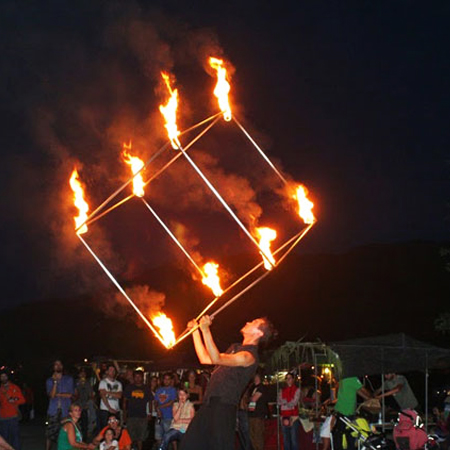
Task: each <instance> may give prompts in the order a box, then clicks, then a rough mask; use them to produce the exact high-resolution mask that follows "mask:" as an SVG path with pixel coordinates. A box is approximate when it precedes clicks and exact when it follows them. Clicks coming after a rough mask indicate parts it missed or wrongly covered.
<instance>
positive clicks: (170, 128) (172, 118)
mask: <svg viewBox="0 0 450 450" xmlns="http://www.w3.org/2000/svg"><path fill="white" fill-rule="evenodd" d="M161 76H162V78H163V80H164V83H165V84H166V87H167V90H168V91H169V95H170V98H169V100H168V101H167V103H166V104H165V105H159V110H160V112H161V114H162V115H163V116H164V120H165V121H166V123H165V124H164V126H165V128H166V130H167V134H168V135H169V139H170V143H171V144H172V148H173V149H174V150H178V149H179V148H180V146H181V145H180V141H179V140H178V136H179V134H180V132H179V131H178V128H177V109H178V90H177V89H174V90H172V87H171V86H170V79H169V75H167V74H166V73H164V72H161Z"/></svg>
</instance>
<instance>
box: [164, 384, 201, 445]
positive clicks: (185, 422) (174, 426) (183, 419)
mask: <svg viewBox="0 0 450 450" xmlns="http://www.w3.org/2000/svg"><path fill="white" fill-rule="evenodd" d="M188 397H189V393H188V391H187V389H186V388H183V387H182V388H180V389H179V390H178V402H175V403H174V404H173V406H172V415H173V420H172V422H171V424H170V429H169V430H168V431H167V433H165V434H164V437H163V440H162V443H161V447H160V450H167V448H168V446H169V444H170V443H171V442H172V441H179V440H181V438H182V437H183V435H184V433H186V430H187V427H188V426H189V423H190V422H191V420H192V418H193V417H194V414H195V409H194V405H193V404H192V403H191V402H190V401H189V400H188Z"/></svg>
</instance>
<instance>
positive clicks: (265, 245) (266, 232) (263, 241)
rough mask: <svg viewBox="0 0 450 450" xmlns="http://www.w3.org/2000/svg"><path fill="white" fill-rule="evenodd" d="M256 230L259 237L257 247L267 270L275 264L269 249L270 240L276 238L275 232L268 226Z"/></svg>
mask: <svg viewBox="0 0 450 450" xmlns="http://www.w3.org/2000/svg"><path fill="white" fill-rule="evenodd" d="M256 232H257V234H258V238H259V247H260V248H261V256H262V257H263V261H264V267H265V268H266V269H267V270H272V268H273V267H274V266H275V258H274V257H273V255H272V251H271V249H270V246H271V242H272V241H273V240H274V239H276V237H277V232H276V231H275V230H274V229H272V228H268V227H261V228H257V229H256Z"/></svg>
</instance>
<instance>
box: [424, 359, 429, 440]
mask: <svg viewBox="0 0 450 450" xmlns="http://www.w3.org/2000/svg"><path fill="white" fill-rule="evenodd" d="M428 377H429V373H428V352H427V351H426V352H425V431H426V432H427V433H428Z"/></svg>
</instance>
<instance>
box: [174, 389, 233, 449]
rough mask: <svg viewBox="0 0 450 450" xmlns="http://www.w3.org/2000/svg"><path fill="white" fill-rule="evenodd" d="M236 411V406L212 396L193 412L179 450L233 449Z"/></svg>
mask: <svg viewBox="0 0 450 450" xmlns="http://www.w3.org/2000/svg"><path fill="white" fill-rule="evenodd" d="M236 411H237V409H236V406H234V405H229V404H226V403H222V402H221V401H220V398H218V397H212V398H211V399H210V401H209V403H208V404H205V403H204V404H203V405H202V406H201V408H200V409H199V410H198V412H197V413H196V414H195V416H194V418H193V419H192V422H191V423H190V424H189V427H188V429H187V431H186V434H185V436H184V438H183V440H182V441H181V447H180V450H233V449H234V437H235V427H236Z"/></svg>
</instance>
